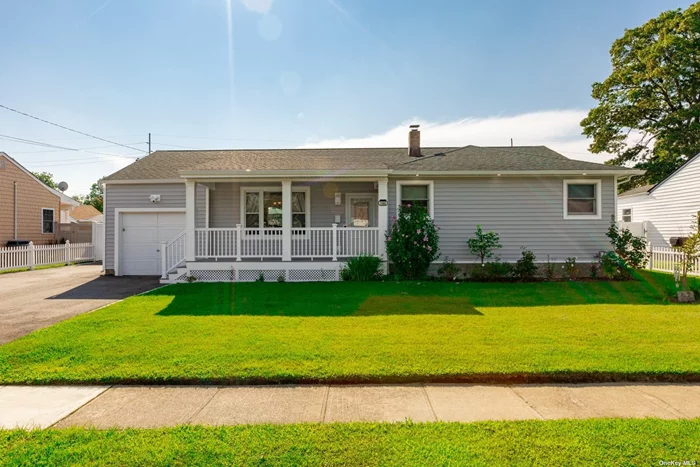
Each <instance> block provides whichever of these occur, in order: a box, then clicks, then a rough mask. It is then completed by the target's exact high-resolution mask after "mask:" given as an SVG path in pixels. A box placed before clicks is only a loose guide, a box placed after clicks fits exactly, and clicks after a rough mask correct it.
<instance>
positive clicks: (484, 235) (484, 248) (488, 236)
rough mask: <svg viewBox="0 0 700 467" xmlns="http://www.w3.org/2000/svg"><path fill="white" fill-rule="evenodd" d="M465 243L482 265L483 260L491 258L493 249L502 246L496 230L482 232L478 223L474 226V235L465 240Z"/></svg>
mask: <svg viewBox="0 0 700 467" xmlns="http://www.w3.org/2000/svg"><path fill="white" fill-rule="evenodd" d="M467 245H468V246H469V251H470V252H471V254H473V255H474V256H477V257H479V260H481V264H482V265H483V264H484V260H487V259H489V258H493V250H496V249H498V248H502V245H501V242H500V238H499V236H498V234H497V233H496V232H484V231H483V230H481V226H480V225H477V226H476V233H475V236H474V238H470V239H469V240H467Z"/></svg>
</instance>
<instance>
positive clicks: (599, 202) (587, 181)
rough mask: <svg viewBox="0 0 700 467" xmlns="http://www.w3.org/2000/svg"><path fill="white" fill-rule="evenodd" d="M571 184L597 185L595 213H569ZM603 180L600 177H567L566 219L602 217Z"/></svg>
mask: <svg viewBox="0 0 700 467" xmlns="http://www.w3.org/2000/svg"><path fill="white" fill-rule="evenodd" d="M569 185H595V197H596V200H595V201H596V213H595V214H571V215H570V214H569V203H568V201H569ZM602 185H603V184H602V182H601V180H600V179H591V178H583V179H575V180H574V179H566V180H564V206H563V208H564V219H568V220H577V219H578V220H587V219H588V220H590V219H602V218H603V217H602V214H603V213H602V209H603V190H602Z"/></svg>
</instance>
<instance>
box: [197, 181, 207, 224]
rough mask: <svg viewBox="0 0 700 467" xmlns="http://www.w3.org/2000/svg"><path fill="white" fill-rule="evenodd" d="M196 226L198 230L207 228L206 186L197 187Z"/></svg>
mask: <svg viewBox="0 0 700 467" xmlns="http://www.w3.org/2000/svg"><path fill="white" fill-rule="evenodd" d="M194 200H195V205H194V206H195V210H194V212H195V216H194V219H195V220H194V221H195V226H196V227H197V228H203V227H206V226H207V187H206V186H204V185H197V192H196V193H195V198H194Z"/></svg>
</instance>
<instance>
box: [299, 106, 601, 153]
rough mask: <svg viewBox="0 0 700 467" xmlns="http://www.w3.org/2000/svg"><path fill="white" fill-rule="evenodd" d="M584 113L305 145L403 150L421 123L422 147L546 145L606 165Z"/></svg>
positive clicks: (427, 127) (401, 128)
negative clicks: (595, 150) (584, 127)
mask: <svg viewBox="0 0 700 467" xmlns="http://www.w3.org/2000/svg"><path fill="white" fill-rule="evenodd" d="M586 114H587V112H586V111H585V110H579V109H570V110H547V111H542V112H531V113H526V114H520V115H514V116H503V115H496V116H491V117H486V118H465V119H462V120H457V121H453V122H443V123H440V122H428V121H425V120H421V119H419V118H414V119H411V120H409V121H405V122H403V123H401V124H400V125H398V126H396V127H394V128H391V129H389V130H387V131H385V132H383V133H378V134H374V135H369V136H365V137H361V138H342V137H341V138H337V139H327V140H322V141H317V142H310V143H306V144H304V145H302V147H305V148H336V147H338V148H357V147H359V148H362V147H402V146H405V145H406V144H407V143H408V136H407V133H408V126H409V125H410V124H420V126H421V127H420V129H421V145H422V146H425V147H429V146H466V145H470V144H471V145H475V146H509V145H510V139H511V138H513V144H515V145H516V146H539V145H544V146H547V147H549V148H551V149H553V150H555V151H557V152H560V153H562V154H564V155H565V156H567V157H570V158H571V159H579V160H586V161H592V162H604V161H605V160H608V159H610V155H608V154H592V153H590V152H588V145H589V144H590V142H591V141H590V140H588V139H586V138H585V137H584V136H583V135H582V134H581V126H580V122H581V120H583V118H584V117H585V116H586Z"/></svg>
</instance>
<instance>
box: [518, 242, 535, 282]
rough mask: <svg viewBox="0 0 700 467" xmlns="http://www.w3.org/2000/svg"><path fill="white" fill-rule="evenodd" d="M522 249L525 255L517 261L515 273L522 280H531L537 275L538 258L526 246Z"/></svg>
mask: <svg viewBox="0 0 700 467" xmlns="http://www.w3.org/2000/svg"><path fill="white" fill-rule="evenodd" d="M522 250H523V251H522V254H523V256H522V258H520V259H519V260H518V261H516V263H515V267H513V274H514V275H515V277H517V278H518V279H520V280H521V281H530V280H532V279H534V277H535V276H536V275H537V265H536V264H535V260H536V259H537V258H536V257H535V254H534V253H533V252H532V251H530V250H528V249H526V248H524V247H523V249H522Z"/></svg>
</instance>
